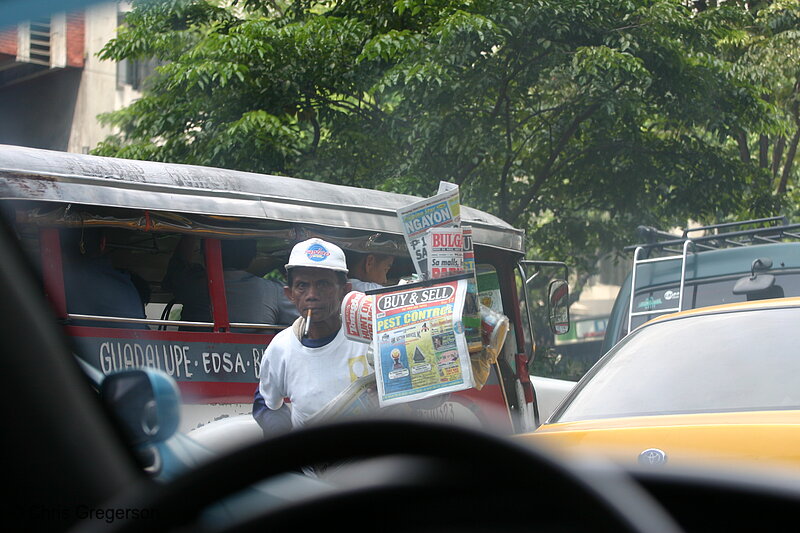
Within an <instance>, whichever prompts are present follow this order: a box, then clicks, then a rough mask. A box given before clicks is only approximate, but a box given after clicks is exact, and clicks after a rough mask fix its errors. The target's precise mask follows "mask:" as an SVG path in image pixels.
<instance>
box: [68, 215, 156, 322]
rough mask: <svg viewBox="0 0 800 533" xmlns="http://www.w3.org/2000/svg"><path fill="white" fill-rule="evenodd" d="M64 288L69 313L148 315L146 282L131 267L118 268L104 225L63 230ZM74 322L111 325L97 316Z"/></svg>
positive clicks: (131, 316) (115, 315)
mask: <svg viewBox="0 0 800 533" xmlns="http://www.w3.org/2000/svg"><path fill="white" fill-rule="evenodd" d="M60 235H61V256H62V262H63V270H64V289H65V292H66V299H67V312H68V313H69V314H73V315H74V314H78V315H93V316H108V317H122V318H138V319H142V318H145V311H144V306H145V304H146V303H147V302H146V301H145V298H149V293H148V292H147V291H143V287H144V286H145V285H146V284H143V283H140V280H139V279H134V274H133V273H132V272H129V271H125V270H120V269H117V268H114V265H113V264H112V262H111V257H110V256H109V252H108V248H107V246H106V234H105V232H104V231H103V230H102V229H100V228H78V229H63V230H61V233H60ZM71 323H72V324H74V325H79V326H102V327H106V326H109V325H111V324H110V323H107V322H102V321H95V320H73V321H71ZM113 325H114V326H115V327H123V328H133V329H149V328H148V326H147V325H146V324H134V323H114V324H113Z"/></svg>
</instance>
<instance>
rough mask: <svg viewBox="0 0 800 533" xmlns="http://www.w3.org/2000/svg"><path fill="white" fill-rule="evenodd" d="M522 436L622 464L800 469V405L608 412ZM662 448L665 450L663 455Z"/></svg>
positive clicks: (555, 447)
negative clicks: (730, 464) (681, 411)
mask: <svg viewBox="0 0 800 533" xmlns="http://www.w3.org/2000/svg"><path fill="white" fill-rule="evenodd" d="M520 438H521V439H523V440H526V441H530V442H535V443H538V444H541V445H544V446H547V447H552V448H553V449H554V450H555V451H557V452H559V453H577V454H582V455H588V456H605V457H609V458H611V459H613V460H615V461H618V462H621V463H623V464H637V463H638V464H644V465H648V464H667V465H675V466H680V465H684V466H686V465H696V464H697V463H704V464H705V463H707V462H709V461H713V462H722V463H728V462H734V463H736V464H739V465H747V466H778V467H786V466H787V465H788V466H790V467H792V468H796V469H797V470H798V473H800V410H786V411H749V412H734V413H703V414H689V415H661V416H647V417H630V418H608V419H602V420H586V421H580V422H567V423H558V424H545V425H543V426H541V427H540V428H539V429H537V430H536V431H534V432H533V433H529V434H526V435H523V436H521V437H520ZM662 454H663V456H662Z"/></svg>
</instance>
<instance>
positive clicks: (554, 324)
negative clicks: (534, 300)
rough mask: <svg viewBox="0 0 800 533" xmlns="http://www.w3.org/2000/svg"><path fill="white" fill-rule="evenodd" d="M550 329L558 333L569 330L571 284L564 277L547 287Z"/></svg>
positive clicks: (562, 333) (561, 333)
mask: <svg viewBox="0 0 800 533" xmlns="http://www.w3.org/2000/svg"><path fill="white" fill-rule="evenodd" d="M547 305H548V316H549V317H550V331H552V332H553V333H554V334H556V335H564V334H565V333H567V332H569V285H567V282H566V281H564V280H563V279H554V280H553V281H551V282H550V285H549V287H548V288H547Z"/></svg>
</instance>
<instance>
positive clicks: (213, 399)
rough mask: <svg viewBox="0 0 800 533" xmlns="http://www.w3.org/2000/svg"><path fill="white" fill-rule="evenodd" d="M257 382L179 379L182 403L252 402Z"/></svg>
mask: <svg viewBox="0 0 800 533" xmlns="http://www.w3.org/2000/svg"><path fill="white" fill-rule="evenodd" d="M257 386H258V382H256V381H254V382H252V383H231V382H225V381H216V382H215V381H179V382H178V388H179V389H180V391H181V396H182V397H183V398H182V399H183V402H184V403H190V404H201V405H202V404H211V403H223V404H229V403H253V395H255V393H256V387H257Z"/></svg>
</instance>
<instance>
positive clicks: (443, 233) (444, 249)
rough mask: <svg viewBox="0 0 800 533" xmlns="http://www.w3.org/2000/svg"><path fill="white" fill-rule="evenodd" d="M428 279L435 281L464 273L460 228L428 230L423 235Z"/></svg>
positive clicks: (462, 241) (462, 238) (462, 243)
mask: <svg viewBox="0 0 800 533" xmlns="http://www.w3.org/2000/svg"><path fill="white" fill-rule="evenodd" d="M425 246H426V249H427V250H428V278H429V279H437V278H443V277H446V276H452V275H453V274H461V273H462V272H464V235H463V234H462V232H461V228H430V229H429V230H428V231H427V232H426V233H425Z"/></svg>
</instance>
